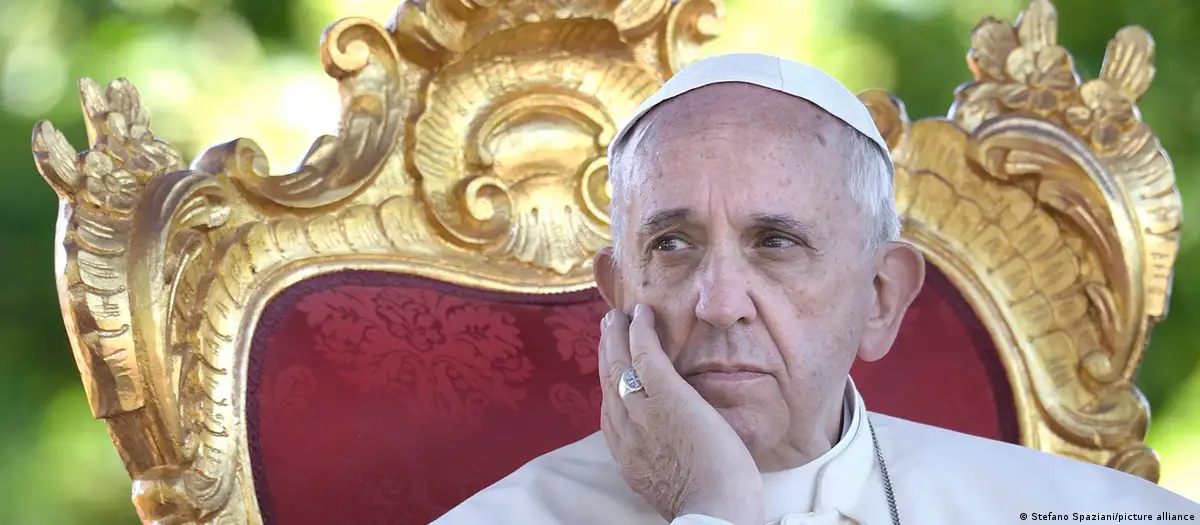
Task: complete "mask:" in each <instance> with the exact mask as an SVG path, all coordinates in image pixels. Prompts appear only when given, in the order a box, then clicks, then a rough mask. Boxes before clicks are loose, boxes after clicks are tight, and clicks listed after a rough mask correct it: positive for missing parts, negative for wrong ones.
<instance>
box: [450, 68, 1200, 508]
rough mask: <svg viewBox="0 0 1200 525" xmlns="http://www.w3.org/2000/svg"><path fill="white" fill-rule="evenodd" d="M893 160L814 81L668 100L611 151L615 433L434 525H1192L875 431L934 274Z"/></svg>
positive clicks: (1123, 500) (667, 94)
mask: <svg viewBox="0 0 1200 525" xmlns="http://www.w3.org/2000/svg"><path fill="white" fill-rule="evenodd" d="M887 151H888V149H887V144H886V143H885V142H884V140H883V138H882V137H881V136H880V134H879V131H878V130H877V129H876V128H875V125H874V122H873V121H872V119H871V116H870V114H869V113H868V111H867V110H866V108H865V107H864V106H863V105H862V104H861V103H860V102H859V101H858V99H857V98H856V97H855V96H854V94H852V93H851V92H850V91H849V90H847V89H846V88H845V87H844V86H842V85H841V84H840V83H838V82H837V81H836V80H834V79H833V78H832V77H830V76H828V75H826V74H825V73H823V72H821V71H819V70H817V69H814V68H812V67H809V66H805V65H803V64H798V63H794V62H790V61H787V60H783V59H779V58H775V57H769V56H763V55H726V56H720V57H715V58H709V59H706V60H702V61H700V62H697V63H696V64H694V65H692V66H691V67H689V68H687V69H685V70H684V71H681V72H680V73H679V74H678V75H676V76H675V77H674V78H672V79H671V80H670V81H668V82H667V83H666V85H664V86H663V87H662V89H661V90H660V91H659V92H658V93H657V94H655V95H654V96H653V97H651V98H650V99H649V100H647V101H646V102H645V103H644V104H643V105H642V107H641V108H640V109H639V110H638V111H637V112H636V113H635V115H634V116H633V118H632V119H631V120H630V121H629V123H628V124H626V126H625V127H624V128H623V129H622V131H621V132H620V133H618V134H617V136H616V138H614V140H613V142H612V145H611V147H610V149H609V166H610V168H609V170H610V173H611V180H612V187H613V204H612V233H613V244H614V247H613V249H612V250H611V251H609V250H605V251H602V252H601V253H600V254H598V255H597V256H596V260H595V272H596V282H597V285H598V287H599V289H600V291H601V293H602V294H603V296H604V299H605V301H607V303H608V304H609V305H610V306H611V307H612V311H611V312H609V314H608V315H607V317H605V319H604V321H603V326H602V334H603V335H602V339H601V343H600V346H601V348H600V351H599V354H600V381H601V383H602V385H603V387H604V389H605V390H604V402H603V409H602V414H603V415H602V420H601V425H600V426H601V429H602V432H601V433H597V434H595V435H592V436H590V437H587V438H585V439H583V440H582V441H579V442H577V443H574V444H572V445H569V446H566V447H563V448H562V449H559V450H556V451H553V452H551V453H549V454H546V455H545V456H542V457H540V458H538V459H536V460H534V461H532V462H530V463H529V464H528V465H526V466H524V467H523V468H521V469H520V470H518V471H517V472H515V473H513V474H512V475H510V476H508V477H507V478H505V479H503V480H501V481H499V482H498V483H496V484H494V485H492V486H491V487H489V488H487V489H485V490H484V491H482V492H480V493H479V494H477V495H475V496H474V497H472V498H471V499H469V500H467V501H466V502H465V503H463V504H462V505H461V506H459V507H458V508H456V509H454V510H452V511H450V512H449V513H448V514H446V515H445V516H443V517H442V518H441V519H439V520H438V521H436V522H435V523H437V524H445V525H451V524H472V525H474V524H481V523H506V524H508V523H511V524H521V525H544V524H560V523H561V524H570V525H580V524H596V525H600V524H621V525H624V524H633V525H641V524H646V525H649V524H662V523H667V522H670V523H672V524H675V525H684V524H690V525H701V524H711V525H716V524H736V525H750V524H755V525H758V524H762V523H781V524H784V525H796V524H813V525H816V524H843V523H858V524H864V525H886V524H899V523H907V524H914V525H916V524H920V525H931V524H947V525H951V524H953V525H962V524H990V523H996V524H999V523H1019V522H1020V521H1021V520H1023V519H1029V520H1030V521H1039V518H1044V519H1052V518H1059V519H1057V520H1056V521H1063V520H1064V519H1065V520H1066V521H1071V522H1078V521H1088V522H1097V521H1099V522H1105V521H1111V522H1114V523H1115V522H1118V521H1124V522H1137V521H1141V522H1153V521H1155V520H1156V519H1158V518H1160V517H1161V516H1160V513H1163V512H1167V513H1169V515H1168V516H1167V517H1168V518H1169V517H1170V516H1181V517H1183V519H1184V520H1195V519H1197V518H1196V516H1197V515H1198V514H1200V505H1197V504H1195V503H1194V502H1191V501H1189V500H1187V499H1184V498H1182V497H1180V496H1177V495H1175V494H1173V493H1171V492H1169V491H1167V490H1164V489H1162V488H1159V487H1158V486H1156V485H1154V484H1151V483H1148V482H1146V481H1144V480H1141V479H1139V478H1136V477H1133V476H1130V475H1127V474H1123V473H1120V472H1117V471H1114V470H1110V469H1107V468H1104V467H1099V466H1095V465H1090V464H1085V463H1082V462H1077V461H1073V460H1070V459H1065V458H1060V457H1056V456H1052V455H1049V454H1044V453H1041V452H1037V451H1034V450H1030V449H1026V448H1022V447H1018V446H1013V445H1009V444H1005V443H1000V442H995V441H989V440H986V439H981V438H975V437H971V436H966V435H962V434H958V433H954V432H950V431H947V430H942V429H938V428H933V427H928V426H924V425H920V424H917V423H912V422H908V421H904V420H900V419H895V418H891V417H886V416H882V415H879V414H872V413H869V412H867V410H866V407H864V406H863V401H862V398H861V397H859V395H858V393H857V391H856V390H855V387H854V384H853V382H852V381H850V379H849V371H850V366H851V364H852V363H853V361H854V359H855V358H856V357H857V358H859V359H864V360H868V361H873V360H876V359H879V358H882V357H883V356H884V354H886V353H887V352H888V349H889V348H890V347H891V345H892V342H893V341H894V340H895V338H896V334H897V332H898V331H899V328H900V321H901V319H902V317H903V316H904V311H905V309H906V308H907V307H908V306H909V304H910V303H911V302H912V300H913V298H914V297H915V296H916V295H917V291H918V290H919V289H920V287H921V284H922V282H923V280H924V268H925V266H924V264H925V263H924V260H923V258H922V256H921V254H920V252H918V251H917V250H916V249H915V248H914V247H912V246H911V245H909V244H906V243H904V242H900V241H899V240H898V239H899V230H900V224H899V219H898V218H897V215H896V210H895V204H894V201H893V190H892V165H891V160H890V158H889V156H888V153H887ZM1022 513H1026V514H1022ZM1122 513H1123V514H1122ZM1118 514H1122V515H1118ZM1139 515H1150V516H1144V517H1140V516H1139Z"/></svg>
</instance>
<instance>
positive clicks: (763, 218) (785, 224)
mask: <svg viewBox="0 0 1200 525" xmlns="http://www.w3.org/2000/svg"><path fill="white" fill-rule="evenodd" d="M691 214H692V211H691V210H689V209H687V208H671V209H666V210H659V211H657V212H654V213H652V214H650V215H649V216H647V217H646V218H645V219H643V220H642V224H641V226H640V227H639V228H638V238H639V239H645V238H646V237H649V236H651V235H653V234H654V233H655V232H657V231H659V230H662V229H664V228H665V227H666V226H668V225H670V224H672V223H677V222H683V221H686V220H687V219H688V218H689V217H691ZM750 222H751V224H753V225H754V226H756V227H758V228H765V229H772V230H780V231H785V232H788V233H791V234H793V235H795V236H797V237H799V239H797V240H798V241H800V243H801V244H803V245H805V246H806V247H808V248H809V249H815V247H814V246H813V238H814V237H815V234H816V230H815V229H814V228H813V226H812V224H809V223H807V222H804V221H801V220H799V219H796V218H795V217H792V216H791V215H787V214H783V213H757V214H754V215H752V216H751V217H750Z"/></svg>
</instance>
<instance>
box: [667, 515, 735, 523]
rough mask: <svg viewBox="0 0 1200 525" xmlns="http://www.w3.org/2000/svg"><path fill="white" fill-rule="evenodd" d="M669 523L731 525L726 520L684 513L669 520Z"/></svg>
mask: <svg viewBox="0 0 1200 525" xmlns="http://www.w3.org/2000/svg"><path fill="white" fill-rule="evenodd" d="M671 525H732V524H730V523H729V522H728V521H725V520H723V519H718V518H712V517H709V516H704V515H701V514H684V515H683V516H679V517H678V518H675V519H673V520H671Z"/></svg>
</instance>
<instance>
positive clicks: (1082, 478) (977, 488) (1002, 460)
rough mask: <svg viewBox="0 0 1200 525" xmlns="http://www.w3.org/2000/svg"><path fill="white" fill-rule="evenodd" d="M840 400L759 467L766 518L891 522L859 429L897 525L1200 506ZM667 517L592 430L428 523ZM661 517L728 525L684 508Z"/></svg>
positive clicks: (1152, 515) (783, 522)
mask: <svg viewBox="0 0 1200 525" xmlns="http://www.w3.org/2000/svg"><path fill="white" fill-rule="evenodd" d="M845 399H846V402H845V407H846V412H845V417H843V420H842V437H841V439H840V440H839V441H838V443H837V444H836V445H835V446H834V447H833V448H832V449H830V450H829V452H827V453H825V454H824V455H822V456H821V457H820V458H817V459H816V460H815V461H812V462H811V463H808V464H806V465H803V466H800V467H797V468H794V469H791V470H785V471H782V472H770V473H765V474H763V493H764V494H763V496H764V497H763V502H762V504H763V509H764V510H765V515H766V519H767V523H768V524H771V525H775V524H778V525H835V524H836V525H841V524H858V525H891V523H892V519H891V514H890V513H889V510H888V502H887V496H886V495H885V492H884V484H883V478H882V476H881V471H880V468H879V461H878V459H877V458H876V454H875V447H874V445H873V443H872V440H871V430H870V428H869V426H874V428H875V433H876V435H877V436H878V438H879V448H880V451H881V454H882V456H883V458H884V462H885V464H886V465H887V471H888V477H889V479H890V480H891V482H892V487H893V490H894V494H895V502H896V506H897V511H898V515H899V518H900V523H902V524H905V525H990V524H997V525H998V524H1005V525H1008V524H1019V523H1027V522H1038V521H1051V522H1057V523H1087V524H1091V523H1123V524H1137V523H1196V522H1197V520H1200V504H1197V503H1195V502H1193V501H1191V500H1188V499H1186V498H1184V497H1182V496H1179V495H1177V494H1175V493H1173V492H1171V491H1169V490H1166V489H1164V488H1162V487H1159V486H1158V485H1155V484H1153V483H1150V482H1148V481H1146V480H1144V479H1142V478H1139V477H1136V476H1132V475H1129V474H1125V473H1123V472H1119V471H1116V470H1112V469H1110V468H1107V467H1102V466H1099V465H1093V464H1090V463H1084V462H1081V461H1076V460H1073V459H1067V458H1063V457H1059V456H1055V455H1052V454H1048V453H1044V452H1039V451H1036V450H1033V449H1029V448H1025V447H1021V446H1017V445H1012V444H1008V443H1002V442H999V441H993V440H990V439H984V438H979V437H974V436H969V435H966V434H960V433H958V432H952V431H949V430H944V429H940V428H936V427H931V426H927V425H922V424H919V423H913V422H911V421H906V420H903V419H897V418H894V417H888V416H884V415H881V414H872V413H870V412H867V410H866V408H865V407H864V405H863V401H862V398H861V397H860V396H859V395H858V391H857V390H856V389H855V388H854V383H853V382H849V383H848V385H847V388H846V396H845ZM1164 512H1165V513H1167V515H1165V516H1164V515H1163V513H1164ZM1021 513H1025V514H1026V519H1025V520H1022V519H1021ZM1122 514H1123V515H1124V516H1121V515H1122ZM1051 515H1053V516H1051ZM1131 515H1143V516H1131ZM1172 515H1173V517H1175V518H1177V519H1174V520H1172V519H1171V518H1172ZM1038 518H1040V519H1038ZM1054 518H1057V519H1054ZM1139 518H1141V519H1139ZM1160 518H1162V519H1160ZM1179 518H1181V519H1179ZM666 523H667V521H665V520H664V519H663V518H661V517H660V516H659V515H658V513H657V512H655V511H654V509H653V508H651V507H650V505H649V504H647V503H646V501H645V500H643V499H642V497H641V496H639V495H638V494H636V493H634V492H633V491H632V490H630V488H629V486H627V485H626V484H625V482H624V480H622V479H621V475H620V473H619V472H618V471H617V464H616V462H615V461H614V460H613V457H612V454H611V453H610V452H609V450H608V445H607V444H606V443H605V441H604V436H603V435H601V434H600V433H599V432H597V433H595V434H592V435H590V436H588V437H586V438H584V439H582V440H580V441H578V442H576V443H573V444H571V445H567V446H565V447H563V448H560V449H558V450H555V451H552V452H550V453H548V454H545V455H543V456H541V457H539V458H537V459H535V460H533V461H531V462H529V463H528V464H526V465H525V466H524V467H521V468H520V469H519V470H517V471H516V472H514V473H513V474H511V475H509V476H508V477H506V478H504V479H502V480H500V481H498V482H497V483H495V484H494V485H492V486H490V487H488V488H486V489H484V490H483V491H481V492H480V493H478V494H476V495H475V496H473V497H472V498H470V499H468V500H467V501H465V502H463V503H462V504H461V505H459V506H458V507H456V508H455V509H453V510H451V511H450V512H448V513H447V514H446V515H444V516H442V517H441V518H439V519H438V520H437V521H435V522H434V525H479V524H514V525H516V524H520V525H560V524H561V525H664V524H666ZM670 523H671V525H729V524H728V523H726V522H725V521H723V520H719V519H716V518H712V517H708V516H699V515H694V514H693V515H687V516H680V517H678V518H676V519H675V520H674V521H671V522H670Z"/></svg>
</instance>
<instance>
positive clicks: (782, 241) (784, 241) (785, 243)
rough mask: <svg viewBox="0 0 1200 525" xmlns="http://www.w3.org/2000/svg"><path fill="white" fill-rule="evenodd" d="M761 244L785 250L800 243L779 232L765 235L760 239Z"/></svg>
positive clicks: (765, 246) (769, 247)
mask: <svg viewBox="0 0 1200 525" xmlns="http://www.w3.org/2000/svg"><path fill="white" fill-rule="evenodd" d="M758 243H759V246H760V247H762V248H768V249H773V250H783V249H787V248H791V247H793V246H796V245H798V244H799V243H798V242H796V241H794V240H792V239H791V238H789V237H787V236H784V235H779V234H766V235H763V236H762V238H761V239H759V241H758Z"/></svg>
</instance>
